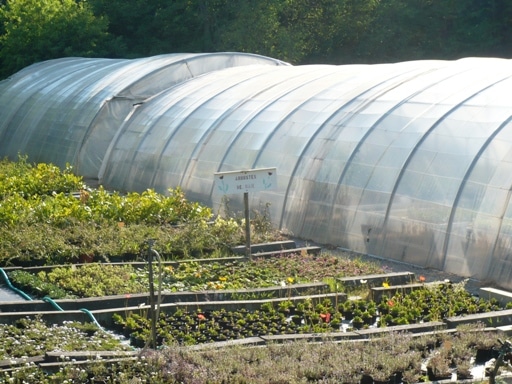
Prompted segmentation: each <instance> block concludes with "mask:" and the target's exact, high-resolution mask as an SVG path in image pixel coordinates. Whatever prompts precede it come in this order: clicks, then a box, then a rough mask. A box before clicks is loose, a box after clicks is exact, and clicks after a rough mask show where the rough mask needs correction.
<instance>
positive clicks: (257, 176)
mask: <svg viewBox="0 0 512 384" xmlns="http://www.w3.org/2000/svg"><path fill="white" fill-rule="evenodd" d="M214 176H215V189H216V190H217V191H218V192H221V193H223V194H225V195H228V194H235V193H246V192H260V191H269V190H272V189H276V188H277V172H276V168H260V169H249V170H247V171H232V172H218V173H215V174H214Z"/></svg>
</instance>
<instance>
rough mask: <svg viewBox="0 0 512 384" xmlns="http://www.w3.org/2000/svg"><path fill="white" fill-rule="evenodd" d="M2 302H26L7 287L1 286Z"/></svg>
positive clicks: (0, 298) (0, 296) (0, 300)
mask: <svg viewBox="0 0 512 384" xmlns="http://www.w3.org/2000/svg"><path fill="white" fill-rule="evenodd" d="M2 301H25V299H24V298H23V297H21V296H20V295H18V294H17V293H16V292H14V291H13V290H12V289H10V288H8V287H7V286H6V285H4V284H0V302H2Z"/></svg>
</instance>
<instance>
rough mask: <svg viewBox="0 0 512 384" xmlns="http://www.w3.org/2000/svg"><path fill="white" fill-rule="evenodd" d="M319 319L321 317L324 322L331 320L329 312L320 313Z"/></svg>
mask: <svg viewBox="0 0 512 384" xmlns="http://www.w3.org/2000/svg"><path fill="white" fill-rule="evenodd" d="M320 319H322V320H323V321H324V322H325V323H328V322H329V321H331V314H330V313H321V314H320Z"/></svg>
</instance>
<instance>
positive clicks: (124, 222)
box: [0, 157, 278, 267]
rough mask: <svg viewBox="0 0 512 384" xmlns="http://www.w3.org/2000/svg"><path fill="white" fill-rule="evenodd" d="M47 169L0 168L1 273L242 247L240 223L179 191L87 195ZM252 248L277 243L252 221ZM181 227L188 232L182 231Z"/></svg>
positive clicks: (91, 191) (22, 164)
mask: <svg viewBox="0 0 512 384" xmlns="http://www.w3.org/2000/svg"><path fill="white" fill-rule="evenodd" d="M72 171H73V169H72V167H70V166H67V167H66V168H65V169H64V170H60V169H59V168H58V167H56V166H53V165H51V164H30V163H29V162H28V161H27V158H25V157H20V159H19V160H18V161H17V162H9V161H7V160H3V161H0V267H5V266H12V265H22V266H26V265H55V264H69V263H76V262H79V261H80V259H81V258H82V257H90V258H93V259H95V260H96V261H110V259H111V258H114V257H115V258H120V259H121V260H124V259H128V260H133V259H134V258H136V257H137V256H139V255H140V254H141V253H144V251H145V247H146V241H147V240H148V239H154V240H155V241H156V242H158V244H159V251H160V253H161V255H162V257H164V258H166V259H184V258H191V257H198V256H200V257H215V256H216V255H218V253H216V252H219V250H225V249H229V247H230V246H232V245H238V244H241V243H243V239H244V227H243V226H242V225H240V224H241V221H240V220H235V219H234V218H227V219H224V218H222V217H219V216H217V217H216V218H214V215H213V213H212V211H211V209H210V208H208V207H205V206H203V205H201V204H199V203H196V202H191V201H188V200H187V199H186V198H185V195H184V193H183V191H181V190H180V189H179V188H177V189H169V191H168V193H167V194H166V195H162V194H159V193H156V192H155V191H154V190H150V189H149V190H146V191H144V192H142V193H136V192H126V193H121V192H116V191H106V190H104V189H103V188H101V187H99V188H90V187H88V186H87V185H86V184H85V183H84V182H83V180H82V178H80V177H78V176H75V175H74V174H73V172H72ZM253 221H254V223H252V224H253V228H254V229H255V230H254V232H253V237H254V241H255V242H257V241H260V240H261V241H266V240H268V239H269V238H275V237H276V235H277V236H278V233H277V231H270V232H269V227H268V226H262V225H260V224H261V223H262V221H265V220H261V215H260V216H258V215H257V214H255V215H254V220H253ZM185 224H186V225H185Z"/></svg>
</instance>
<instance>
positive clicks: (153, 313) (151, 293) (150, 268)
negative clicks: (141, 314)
mask: <svg viewBox="0 0 512 384" xmlns="http://www.w3.org/2000/svg"><path fill="white" fill-rule="evenodd" d="M152 248H153V242H152V241H149V250H148V272H149V314H150V319H151V340H150V343H149V347H150V348H153V349H155V348H156V310H155V286H154V284H153V249H152Z"/></svg>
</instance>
